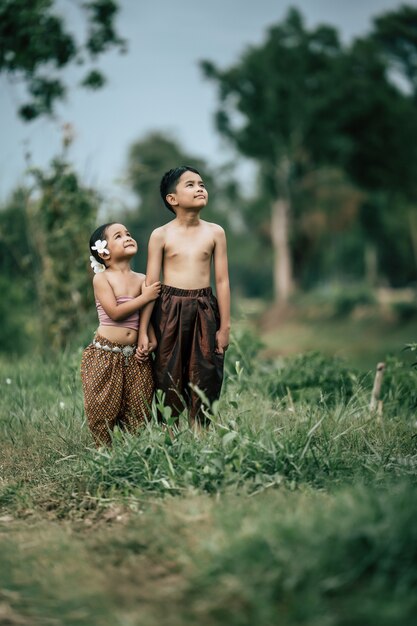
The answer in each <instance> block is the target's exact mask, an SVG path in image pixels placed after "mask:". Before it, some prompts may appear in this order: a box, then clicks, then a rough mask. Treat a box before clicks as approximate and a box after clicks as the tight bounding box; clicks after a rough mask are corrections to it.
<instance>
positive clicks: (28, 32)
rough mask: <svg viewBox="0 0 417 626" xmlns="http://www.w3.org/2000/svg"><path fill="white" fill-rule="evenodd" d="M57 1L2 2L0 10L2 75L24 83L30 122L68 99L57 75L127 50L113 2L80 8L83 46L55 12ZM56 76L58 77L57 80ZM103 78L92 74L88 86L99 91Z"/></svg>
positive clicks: (106, 0) (24, 113)
mask: <svg viewBox="0 0 417 626" xmlns="http://www.w3.org/2000/svg"><path fill="white" fill-rule="evenodd" d="M56 4H57V3H56V2H54V1H53V0H35V1H33V0H3V2H2V3H1V6H0V73H5V74H7V75H8V76H12V77H14V78H17V79H19V80H21V81H23V83H24V84H25V86H26V88H27V91H28V95H29V98H30V100H29V102H28V103H26V104H25V105H23V106H22V107H20V109H19V114H20V116H21V117H22V118H23V119H24V120H26V121H30V120H33V119H35V118H37V117H39V116H41V115H51V114H52V113H53V112H54V108H55V105H56V103H57V102H58V101H59V100H63V99H64V98H65V95H66V86H65V84H64V82H63V81H62V79H61V78H60V77H59V73H60V72H61V73H62V70H63V68H65V67H67V66H68V65H70V64H74V63H76V64H78V65H80V64H83V63H85V61H86V56H87V57H89V59H90V61H93V60H95V58H96V57H97V56H98V55H100V54H103V53H104V52H106V51H107V50H108V49H109V48H111V47H114V46H116V47H119V48H121V49H122V50H123V49H124V46H125V42H124V41H123V40H122V39H121V38H120V37H119V36H118V35H117V33H116V31H115V27H114V20H115V18H116V14H117V11H118V5H117V3H116V2H114V0H94V1H90V2H84V3H82V4H81V5H80V7H81V9H82V11H83V12H84V14H85V16H84V17H85V20H86V26H87V35H86V39H85V42H84V43H83V44H79V43H78V42H77V40H76V38H75V37H74V35H73V34H72V33H71V32H70V30H69V29H68V27H67V25H66V24H65V22H64V20H63V19H62V17H61V16H60V15H59V13H58V12H57V7H56ZM55 74H56V76H55ZM103 84H104V77H103V75H102V74H101V72H99V71H98V70H97V69H94V70H90V72H89V73H88V74H87V75H86V77H85V78H84V79H83V81H82V85H83V86H84V87H90V88H94V89H96V88H98V87H101V86H102V85H103Z"/></svg>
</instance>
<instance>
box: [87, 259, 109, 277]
mask: <svg viewBox="0 0 417 626" xmlns="http://www.w3.org/2000/svg"><path fill="white" fill-rule="evenodd" d="M90 265H91V267H92V268H93V272H94V274H98V273H99V272H104V270H105V269H106V266H105V265H103V263H99V262H98V261H97V259H95V258H94V257H93V256H90Z"/></svg>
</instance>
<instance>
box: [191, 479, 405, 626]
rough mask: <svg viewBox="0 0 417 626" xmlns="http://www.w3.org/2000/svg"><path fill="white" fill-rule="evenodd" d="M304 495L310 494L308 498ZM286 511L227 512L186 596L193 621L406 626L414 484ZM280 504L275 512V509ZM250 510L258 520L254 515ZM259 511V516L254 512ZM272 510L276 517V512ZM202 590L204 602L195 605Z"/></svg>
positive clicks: (346, 494) (359, 491)
mask: <svg viewBox="0 0 417 626" xmlns="http://www.w3.org/2000/svg"><path fill="white" fill-rule="evenodd" d="M310 498H311V496H310ZM294 499H295V503H293V506H290V507H289V508H287V503H286V502H284V501H282V507H279V504H278V503H276V504H275V503H273V504H272V502H273V501H272V502H271V494H270V495H269V496H268V497H263V498H259V500H258V501H257V502H256V503H253V504H252V507H253V508H252V507H250V508H249V511H248V512H246V511H245V512H243V511H241V510H238V511H233V510H232V509H229V510H228V517H227V518H226V524H225V523H224V522H223V524H224V527H223V532H222V533H221V534H220V538H219V540H218V542H216V543H215V544H212V545H210V546H207V552H208V555H209V557H210V558H207V559H206V560H203V562H202V564H201V565H200V567H199V572H198V575H197V576H196V577H194V578H193V582H192V583H191V585H190V586H189V588H188V589H187V593H186V604H187V605H189V606H191V607H192V608H191V611H192V614H193V615H197V616H198V617H199V619H197V621H198V622H199V623H207V624H225V623H227V624H232V625H233V626H235V625H236V626H250V625H251V624H261V625H265V626H267V625H269V624H274V623H277V622H276V618H277V615H279V616H280V617H279V623H280V624H283V625H285V626H290V625H295V624H323V623H328V624H338V625H345V624H350V625H356V626H361V625H362V624H369V625H374V626H377V625H378V626H379V625H384V626H390V625H391V624H392V623H394V622H396V623H401V624H404V625H407V626H411V624H413V621H414V615H413V614H414V611H415V610H416V608H417V603H416V599H415V597H414V593H413V590H414V587H415V585H416V582H417V579H416V570H415V567H414V561H415V559H416V557H417V534H416V530H415V524H414V517H415V515H416V513H417V510H416V505H415V498H413V487H412V486H411V485H410V484H407V483H404V484H402V485H400V486H398V487H397V488H391V489H389V490H388V489H386V490H383V491H381V492H372V491H370V490H368V489H365V488H363V487H362V486H358V487H356V488H355V489H352V490H350V491H346V490H345V491H342V492H337V493H336V494H334V497H333V499H332V500H330V499H329V498H327V499H323V502H322V506H321V507H320V505H319V504H318V502H317V498H316V496H315V497H314V498H312V499H310V500H309V499H308V496H307V497H305V498H303V497H302V496H300V495H299V496H298V497H296V498H294ZM277 504H278V506H277ZM255 507H256V511H257V514H255V512H254V509H255ZM259 511H263V512H262V513H261V514H259ZM278 511H279V512H278ZM201 589H204V603H202V602H201V601H200V602H197V601H196V600H195V598H196V597H197V596H198V592H199V590H201Z"/></svg>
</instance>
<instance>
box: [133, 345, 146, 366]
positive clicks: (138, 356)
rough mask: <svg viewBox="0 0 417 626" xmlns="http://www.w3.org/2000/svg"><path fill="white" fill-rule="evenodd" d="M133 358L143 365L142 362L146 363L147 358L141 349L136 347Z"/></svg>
mask: <svg viewBox="0 0 417 626" xmlns="http://www.w3.org/2000/svg"><path fill="white" fill-rule="evenodd" d="M135 358H136V359H137V360H138V361H140V362H141V363H143V362H144V361H147V360H148V358H149V357H148V354H147V353H146V352H145V351H144V350H143V349H142V348H141V347H139V346H138V347H137V348H136V352H135Z"/></svg>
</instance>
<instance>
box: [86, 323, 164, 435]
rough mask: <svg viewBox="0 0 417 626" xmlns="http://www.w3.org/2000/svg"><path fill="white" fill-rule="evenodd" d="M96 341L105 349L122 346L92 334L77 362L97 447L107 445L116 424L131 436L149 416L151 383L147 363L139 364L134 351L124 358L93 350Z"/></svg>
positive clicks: (104, 351)
mask: <svg viewBox="0 0 417 626" xmlns="http://www.w3.org/2000/svg"><path fill="white" fill-rule="evenodd" d="M96 341H98V342H99V343H100V344H101V345H102V346H108V347H109V348H114V347H119V348H120V349H123V348H124V347H125V346H123V344H118V343H112V342H111V341H109V340H108V339H105V338H104V337H102V336H101V335H96V336H95V338H94V341H93V343H91V344H90V345H89V346H87V347H86V348H85V350H84V352H83V356H82V360H81V380H82V387H83V392H84V407H85V413H86V415H87V419H88V425H89V427H90V430H91V433H92V435H93V438H94V442H95V444H96V446H101V445H111V435H110V432H111V431H112V430H113V429H114V427H115V426H116V425H117V426H119V427H120V428H121V429H123V430H126V431H128V432H130V433H135V432H136V431H137V430H138V428H139V427H140V426H141V425H142V424H143V422H144V420H145V419H148V418H149V417H150V406H151V403H152V397H153V392H154V382H153V376H152V367H151V364H150V361H145V362H143V363H141V362H140V361H138V360H137V359H136V358H135V356H134V351H133V354H132V355H131V356H128V357H125V356H123V354H122V353H121V352H117V353H115V352H110V351H106V350H102V349H100V348H96V347H95V346H94V342H96ZM132 347H133V348H135V349H136V345H134V346H132Z"/></svg>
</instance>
